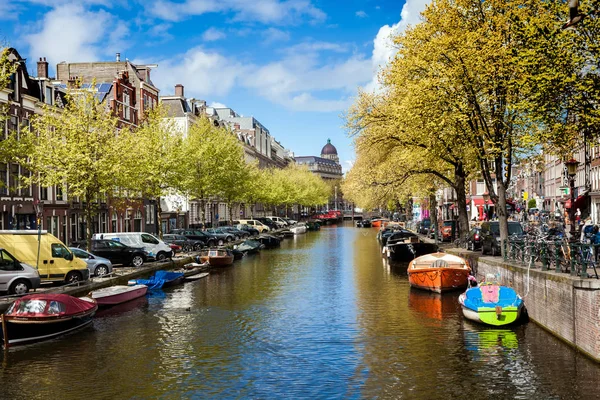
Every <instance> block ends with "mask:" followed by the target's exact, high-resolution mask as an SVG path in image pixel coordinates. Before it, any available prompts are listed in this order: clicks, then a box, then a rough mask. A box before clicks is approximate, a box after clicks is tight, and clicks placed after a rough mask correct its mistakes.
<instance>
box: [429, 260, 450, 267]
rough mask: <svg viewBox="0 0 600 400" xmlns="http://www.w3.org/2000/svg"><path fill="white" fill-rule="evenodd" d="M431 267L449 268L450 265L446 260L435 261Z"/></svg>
mask: <svg viewBox="0 0 600 400" xmlns="http://www.w3.org/2000/svg"><path fill="white" fill-rule="evenodd" d="M431 266H432V267H433V268H448V263H447V262H446V261H445V260H435V261H434V262H433V263H432V264H431Z"/></svg>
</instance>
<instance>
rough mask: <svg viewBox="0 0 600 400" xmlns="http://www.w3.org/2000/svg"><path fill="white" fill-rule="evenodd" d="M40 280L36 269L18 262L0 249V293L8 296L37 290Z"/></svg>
mask: <svg viewBox="0 0 600 400" xmlns="http://www.w3.org/2000/svg"><path fill="white" fill-rule="evenodd" d="M40 283H41V279H40V274H39V272H38V270H37V269H35V268H34V267H32V266H31V265H29V264H25V263H22V262H19V261H18V260H17V259H16V258H14V257H13V256H12V255H11V254H10V253H9V252H8V251H6V250H5V249H0V291H2V292H8V294H25V293H27V292H29V289H37V288H38V287H39V286H40Z"/></svg>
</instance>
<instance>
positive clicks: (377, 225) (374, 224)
mask: <svg viewBox="0 0 600 400" xmlns="http://www.w3.org/2000/svg"><path fill="white" fill-rule="evenodd" d="M389 222H390V220H389V219H386V218H379V219H374V220H372V221H371V226H372V227H373V228H381V227H383V226H386V225H387V224H388V223H389Z"/></svg>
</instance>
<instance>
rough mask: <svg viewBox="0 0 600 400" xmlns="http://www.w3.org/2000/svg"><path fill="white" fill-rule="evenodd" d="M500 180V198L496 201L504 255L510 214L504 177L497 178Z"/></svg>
mask: <svg viewBox="0 0 600 400" xmlns="http://www.w3.org/2000/svg"><path fill="white" fill-rule="evenodd" d="M497 182H498V198H497V202H496V203H495V206H496V215H497V216H498V220H499V221H500V243H501V245H500V248H501V251H502V255H504V245H502V243H505V240H507V239H508V215H507V213H506V187H504V181H503V180H502V179H497Z"/></svg>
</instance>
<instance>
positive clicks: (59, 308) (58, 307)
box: [46, 300, 67, 314]
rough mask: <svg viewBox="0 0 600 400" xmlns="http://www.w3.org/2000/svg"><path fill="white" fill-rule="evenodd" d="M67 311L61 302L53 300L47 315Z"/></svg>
mask: <svg viewBox="0 0 600 400" xmlns="http://www.w3.org/2000/svg"><path fill="white" fill-rule="evenodd" d="M66 311H67V308H66V307H65V305H64V304H63V303H61V302H59V301H54V300H52V301H51V302H50V305H49V306H48V311H47V312H46V314H61V313H64V312H66Z"/></svg>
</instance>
